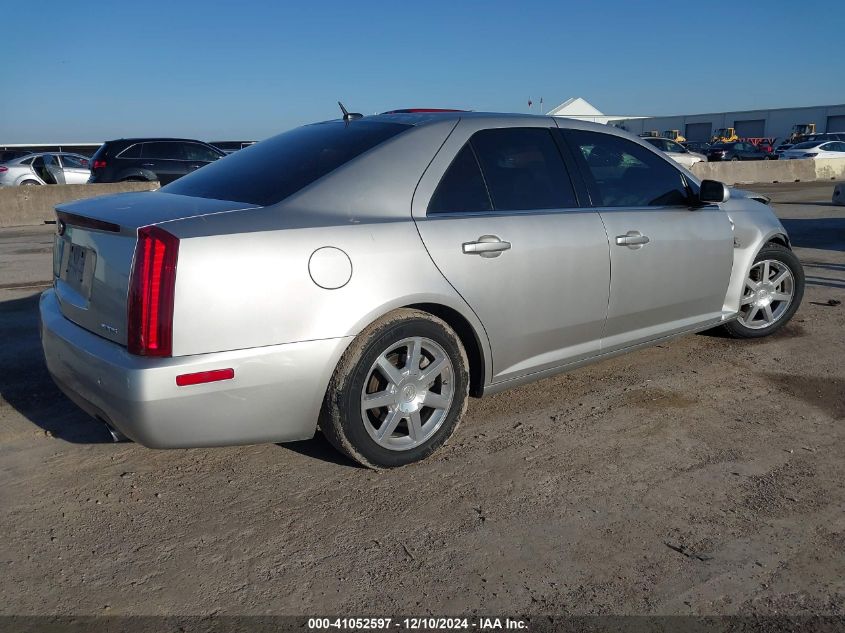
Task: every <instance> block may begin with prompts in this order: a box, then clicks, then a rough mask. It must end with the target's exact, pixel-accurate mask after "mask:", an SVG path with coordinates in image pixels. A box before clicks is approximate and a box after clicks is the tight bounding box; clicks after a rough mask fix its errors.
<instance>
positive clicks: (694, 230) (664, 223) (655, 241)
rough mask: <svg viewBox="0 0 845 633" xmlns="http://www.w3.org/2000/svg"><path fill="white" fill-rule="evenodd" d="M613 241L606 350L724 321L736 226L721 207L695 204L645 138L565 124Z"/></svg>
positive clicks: (679, 178)
mask: <svg viewBox="0 0 845 633" xmlns="http://www.w3.org/2000/svg"><path fill="white" fill-rule="evenodd" d="M564 137H565V138H566V140H567V142H568V143H569V144H570V146H571V148H572V152H573V154H574V155H575V158H576V161H577V162H578V165H579V167H580V169H581V171H582V173H583V175H584V178H585V180H586V181H587V184H588V187H589V191H590V197H591V200H592V203H593V204H594V208H595V209H596V210H597V211H598V213H599V214H600V216H601V219H602V221H603V222H604V225H605V227H606V228H607V233H608V236H609V239H610V268H611V281H610V299H609V304H608V314H607V324H606V328H605V333H604V337H603V339H602V351H603V352H610V351H614V350H618V349H621V348H624V347H628V346H631V345H636V344H638V343H643V342H647V341H650V340H654V339H657V338H660V337H663V336H666V335H669V334H672V333H676V332H681V331H685V330H690V329H694V328H697V327H700V326H702V325H703V324H707V323H714V324H715V323H717V322H719V320H720V319H721V316H722V309H723V304H724V301H725V294H726V292H727V288H728V282H729V279H730V274H731V268H732V266H733V228H732V224H731V221H730V219H729V218H728V216H727V214H726V213H725V211H723V210H722V209H721V208H720V207H719V206H717V205H707V206H699V207H692V206H691V199H690V193H689V191H688V185H690V186H697V185H695V183H688V182H687V181H686V178H685V176H683V174H682V173H681V172H680V171H679V170H678V169H677V168H676V167H675V166H674V165H672V164H671V163H670V162H669V161H667V160H665V159H664V158H663V157H661V156H659V155H657V154H655V153H654V152H651V151H649V150H648V149H647V148H645V147H643V146H641V145H640V144H639V143H637V142H635V141H633V140H630V139H628V138H624V137H622V136H617V135H614V134H606V133H603V132H594V131H586V130H566V131H565V132H564Z"/></svg>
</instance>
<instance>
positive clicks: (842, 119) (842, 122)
mask: <svg viewBox="0 0 845 633" xmlns="http://www.w3.org/2000/svg"><path fill="white" fill-rule="evenodd" d="M825 132H845V115H843V114H839V115H837V116H829V117H827V128H826V129H825Z"/></svg>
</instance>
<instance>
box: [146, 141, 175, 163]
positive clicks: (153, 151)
mask: <svg viewBox="0 0 845 633" xmlns="http://www.w3.org/2000/svg"><path fill="white" fill-rule="evenodd" d="M142 156H143V158H158V159H160V160H183V159H184V158H185V156H184V154H183V152H182V143H176V142H173V141H162V142H155V143H144V149H143V150H142Z"/></svg>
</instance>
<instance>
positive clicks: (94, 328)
mask: <svg viewBox="0 0 845 633" xmlns="http://www.w3.org/2000/svg"><path fill="white" fill-rule="evenodd" d="M250 206H251V205H244V203H242V202H231V201H225V200H209V199H203V198H191V197H188V196H179V195H174V194H168V193H162V192H157V191H152V192H147V191H144V192H137V193H125V194H117V195H113V196H103V197H100V198H93V199H89V200H80V201H78V202H71V203H68V204H62V205H59V206H58V207H56V215H57V218H58V223H57V228H58V230H57V234H56V236H55V243H54V248H53V286H54V287H55V289H56V295H57V297H58V301H59V306H60V308H61V311H62V314H63V315H64V316H65V318H67V319H69V320H70V321H73V322H74V323H76V324H77V325H79V326H80V327H83V328H85V329H86V330H88V331H90V332H93V333H94V334H97V335H99V336H102V337H104V338H106V339H109V340H110V341H114V342H115V343H119V344H121V345H126V343H127V314H126V304H127V297H128V292H129V276H130V274H131V272H132V262H133V258H134V255H135V246H136V243H137V240H138V228H140V227H142V226H149V225H151V224H160V223H162V222H168V221H171V220H179V219H185V218H189V217H196V216H201V215H206V214H209V213H220V212H223V211H234V210H237V209H243V208H248V207H250ZM165 228H166V227H165ZM177 274H178V272H177Z"/></svg>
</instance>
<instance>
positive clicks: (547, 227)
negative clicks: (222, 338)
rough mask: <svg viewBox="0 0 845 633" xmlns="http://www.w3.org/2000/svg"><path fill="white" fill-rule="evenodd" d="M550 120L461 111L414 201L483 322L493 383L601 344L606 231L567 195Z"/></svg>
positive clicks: (441, 259)
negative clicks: (512, 122) (496, 122)
mask: <svg viewBox="0 0 845 633" xmlns="http://www.w3.org/2000/svg"><path fill="white" fill-rule="evenodd" d="M554 125H555V124H554V122H553V121H552V120H551V119H533V118H532V119H525V120H524V125H523V126H521V127H500V128H494V129H489V126H490V121H489V119H485V120H481V119H464V120H462V121H461V122H460V123H459V124H458V126H457V127H456V129H455V130H454V131H453V133H452V135H451V136H450V137H449V138H448V139H447V141H446V143H444V145H443V147H442V148H441V150H440V151H439V152H438V154H437V156H436V157H435V158H434V160H433V161H432V163H431V165H429V168H428V169H427V171H426V173H425V174H424V176H423V178H422V180H421V181H420V184H419V186H418V187H417V191H416V193H415V195H414V199H413V205H412V207H413V215H414V219H415V220H416V223H417V227H418V230H419V233H420V236H421V237H422V240H423V242H424V243H425V246H426V248H427V250H428V252H429V254H430V255H431V258H432V259H433V260H434V263H435V264H436V265H437V267H438V268H439V270H440V271H441V273H442V274H443V275H444V277H445V278H446V279H447V280H448V281H449V283H450V284H451V285H452V286H453V287H454V288H455V290H456V291H457V292H458V293H459V294H460V295H461V296H462V297H463V298H464V300H465V301H466V302H467V303H468V304H469V306H470V308H471V309H472V310H473V311H474V312H475V313H476V315H477V316H478V318H479V320H480V321H481V322H482V323H483V325H484V328H485V330H486V333H487V336H488V338H489V340H490V346H491V350H492V366H493V382H502V381H505V380H508V379H512V378H518V377H519V376H523V375H526V374H529V373H534V372H537V371H542V370H545V369H550V368H554V367H557V366H561V365H564V364H567V363H571V362H575V361H578V360H581V359H584V358H588V357H591V356H594V355H596V354H598V353H599V350H600V345H601V334H602V331H603V327H604V321H605V315H606V312H607V299H608V282H609V275H610V268H609V256H608V250H609V246H608V243H607V234H606V233H605V231H604V227H603V225H602V223H601V219H600V218H599V215H598V213H596V212H595V211H594V210H593V209H590V208H583V207H580V206H579V204H578V198H577V197H576V194H575V189H574V187H573V182H572V179H571V178H570V171H571V170H570V169H568V168H567V166H566V164H565V162H564V158H563V157H562V154H561V149H560V146H559V145H558V143H557V142H556V140H555V136H554V134H555V133H556V130H555V131H554V132H553V128H554ZM569 160H571V159H569Z"/></svg>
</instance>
